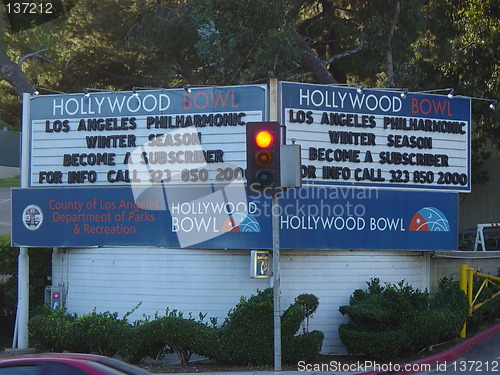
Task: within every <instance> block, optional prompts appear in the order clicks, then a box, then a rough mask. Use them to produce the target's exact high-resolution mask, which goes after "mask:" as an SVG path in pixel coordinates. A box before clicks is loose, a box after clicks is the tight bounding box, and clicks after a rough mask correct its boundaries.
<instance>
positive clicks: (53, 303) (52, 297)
mask: <svg viewBox="0 0 500 375" xmlns="http://www.w3.org/2000/svg"><path fill="white" fill-rule="evenodd" d="M45 303H50V307H51V308H52V309H60V308H62V307H63V287H62V286H46V287H45Z"/></svg>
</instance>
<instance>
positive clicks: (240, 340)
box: [215, 289, 323, 365]
mask: <svg viewBox="0 0 500 375" xmlns="http://www.w3.org/2000/svg"><path fill="white" fill-rule="evenodd" d="M312 312H314V311H312ZM312 312H311V313H312ZM305 316H306V314H305V310H304V308H303V306H302V305H301V304H299V303H297V302H295V303H294V304H293V305H291V306H290V307H289V308H288V309H287V310H285V311H284V312H283V315H282V318H281V339H282V347H283V360H284V361H287V362H290V363H293V362H295V363H296V362H297V361H299V360H305V361H311V360H313V359H314V358H315V357H316V356H317V355H318V354H319V351H320V350H321V346H322V344H323V333H321V332H318V331H313V332H311V333H309V334H305V335H302V336H295V334H296V332H297V331H298V329H299V328H300V324H301V323H302V321H303V320H304V318H305ZM219 339H220V343H221V347H220V350H219V352H218V353H216V354H217V356H216V357H215V358H216V359H218V360H222V361H225V362H229V363H238V364H253V365H268V364H271V363H272V362H273V352H274V350H273V348H274V341H273V290H272V289H265V290H263V291H261V292H259V293H258V294H257V295H255V296H252V297H250V298H249V299H248V300H246V299H244V298H242V300H241V301H240V303H239V304H238V305H236V307H235V308H234V309H233V310H232V311H230V313H229V314H228V317H227V318H226V320H225V322H224V324H223V325H222V327H221V329H220V332H219ZM301 345H306V346H303V347H302V346H301Z"/></svg>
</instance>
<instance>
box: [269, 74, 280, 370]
mask: <svg viewBox="0 0 500 375" xmlns="http://www.w3.org/2000/svg"><path fill="white" fill-rule="evenodd" d="M269 120H271V121H278V80H277V79H276V78H271V80H270V81H269ZM279 213H280V207H279V199H278V194H277V193H274V194H273V199H272V205H271V216H272V232H273V296H274V298H273V310H274V371H281V291H280V284H281V276H280V222H279V221H280V215H279Z"/></svg>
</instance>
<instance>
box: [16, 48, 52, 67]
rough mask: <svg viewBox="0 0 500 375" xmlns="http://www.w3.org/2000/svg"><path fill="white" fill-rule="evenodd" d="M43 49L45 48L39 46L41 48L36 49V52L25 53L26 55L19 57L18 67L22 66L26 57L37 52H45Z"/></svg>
mask: <svg viewBox="0 0 500 375" xmlns="http://www.w3.org/2000/svg"><path fill="white" fill-rule="evenodd" d="M45 51H47V48H41V49H39V50H38V51H36V52H31V53H27V54H26V55H24V56H22V57H21V58H20V59H19V61H18V62H17V65H19V67H20V68H22V66H23V62H24V60H26V59H28V58H30V57H33V56H36V55H38V54H39V53H42V52H45Z"/></svg>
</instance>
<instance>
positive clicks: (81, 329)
mask: <svg viewBox="0 0 500 375" xmlns="http://www.w3.org/2000/svg"><path fill="white" fill-rule="evenodd" d="M129 327H130V324H129V323H128V322H127V320H126V319H120V318H118V313H116V312H115V313H110V312H109V311H106V312H101V313H97V312H96V311H95V309H94V311H92V312H91V313H89V314H85V315H82V316H80V317H79V318H77V319H75V320H74V321H73V322H72V324H71V325H69V326H68V330H69V332H68V333H69V338H68V342H67V343H66V346H67V347H66V350H69V351H73V352H82V353H98V354H100V355H105V356H110V357H112V356H114V355H115V354H116V353H118V352H119V351H120V348H121V347H123V346H124V345H126V344H127V342H128V340H129V338H130V337H129V334H130V330H129V329H128V328H129Z"/></svg>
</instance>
